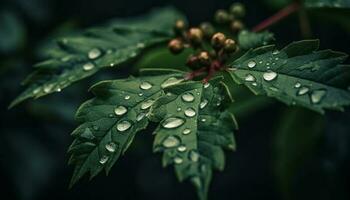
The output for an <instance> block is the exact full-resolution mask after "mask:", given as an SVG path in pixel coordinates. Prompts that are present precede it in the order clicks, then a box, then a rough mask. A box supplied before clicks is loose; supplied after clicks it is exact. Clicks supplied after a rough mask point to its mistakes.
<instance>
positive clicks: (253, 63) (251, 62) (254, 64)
mask: <svg viewBox="0 0 350 200" xmlns="http://www.w3.org/2000/svg"><path fill="white" fill-rule="evenodd" d="M255 66H256V62H255V61H249V62H248V67H249V68H251V69H252V68H254V67H255Z"/></svg>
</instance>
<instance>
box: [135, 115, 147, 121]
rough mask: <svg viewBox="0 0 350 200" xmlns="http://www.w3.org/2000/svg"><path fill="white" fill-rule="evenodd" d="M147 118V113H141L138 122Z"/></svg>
mask: <svg viewBox="0 0 350 200" xmlns="http://www.w3.org/2000/svg"><path fill="white" fill-rule="evenodd" d="M145 116H146V113H140V114H138V115H137V116H136V121H138V122H139V121H141V120H142V119H143V118H144V117H145Z"/></svg>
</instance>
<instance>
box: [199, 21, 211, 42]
mask: <svg viewBox="0 0 350 200" xmlns="http://www.w3.org/2000/svg"><path fill="white" fill-rule="evenodd" d="M199 27H200V29H201V30H202V32H203V35H204V37H206V38H211V36H213V34H214V33H215V29H214V27H213V25H212V24H211V23H209V22H203V23H201V24H200V25H199Z"/></svg>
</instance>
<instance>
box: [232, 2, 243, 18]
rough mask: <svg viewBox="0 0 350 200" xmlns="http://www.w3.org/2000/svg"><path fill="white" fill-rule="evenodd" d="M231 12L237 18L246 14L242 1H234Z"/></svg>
mask: <svg viewBox="0 0 350 200" xmlns="http://www.w3.org/2000/svg"><path fill="white" fill-rule="evenodd" d="M230 13H232V14H233V15H234V16H235V17H237V18H242V17H244V16H245V14H246V10H245V6H244V5H243V4H242V3H233V4H232V5H231V7H230Z"/></svg>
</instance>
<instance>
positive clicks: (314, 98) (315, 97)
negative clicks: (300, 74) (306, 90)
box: [310, 90, 327, 104]
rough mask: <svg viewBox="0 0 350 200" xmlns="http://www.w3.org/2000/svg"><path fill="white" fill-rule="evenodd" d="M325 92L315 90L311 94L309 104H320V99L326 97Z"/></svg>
mask: <svg viewBox="0 0 350 200" xmlns="http://www.w3.org/2000/svg"><path fill="white" fill-rule="evenodd" d="M326 94H327V91H326V90H315V91H312V93H311V96H310V97H311V102H312V103H314V104H317V103H320V102H321V101H322V99H323V98H324V97H325V96H326Z"/></svg>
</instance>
